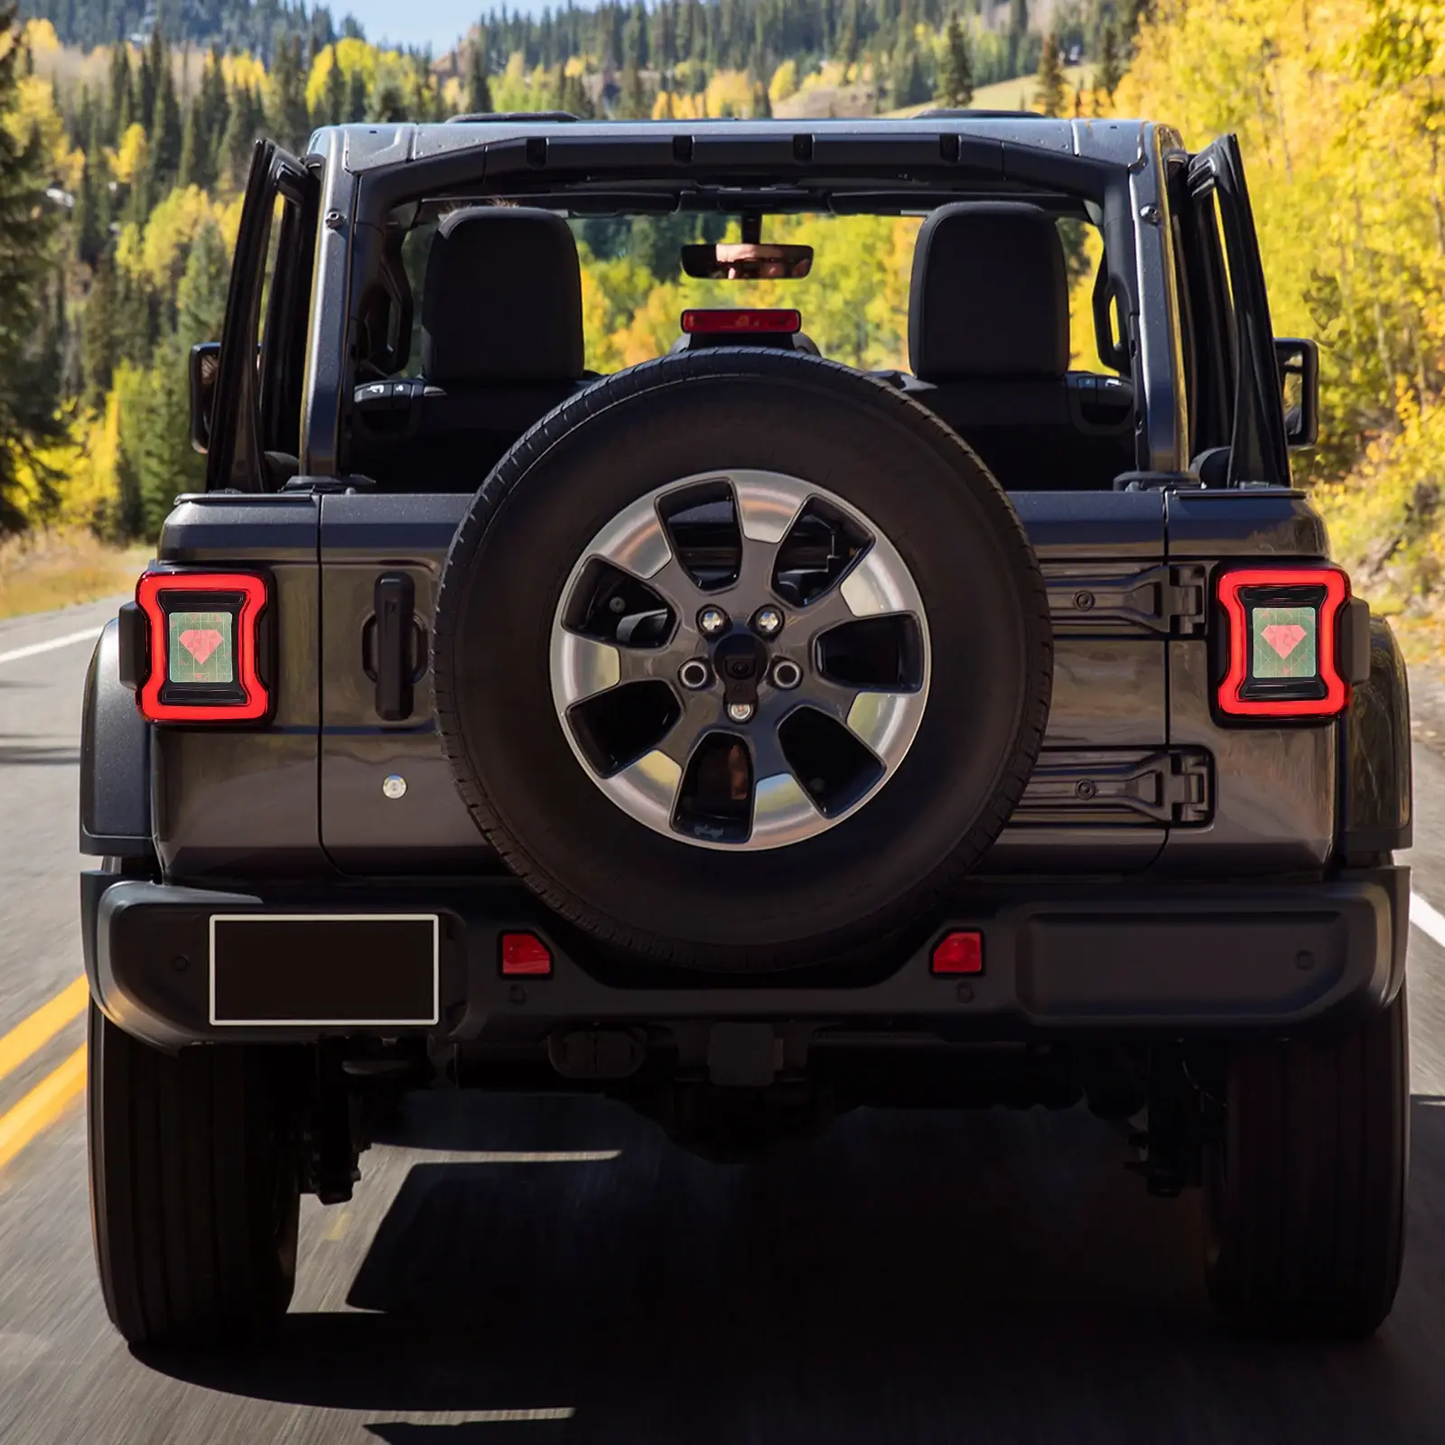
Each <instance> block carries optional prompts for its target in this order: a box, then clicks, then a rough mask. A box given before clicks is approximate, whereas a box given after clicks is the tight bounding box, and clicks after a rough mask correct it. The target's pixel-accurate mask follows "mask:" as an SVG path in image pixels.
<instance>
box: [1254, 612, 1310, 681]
mask: <svg viewBox="0 0 1445 1445" xmlns="http://www.w3.org/2000/svg"><path fill="white" fill-rule="evenodd" d="M1250 623H1251V629H1250V630H1251V631H1252V632H1253V634H1254V638H1253V641H1254V646H1253V647H1252V649H1251V652H1252V654H1253V656H1252V658H1251V664H1252V665H1251V667H1250V673H1251V675H1252V676H1254V677H1256V678H1266V677H1314V676H1315V675H1316V673H1317V672H1318V663H1317V661H1316V658H1315V630H1316V627H1317V625H1318V618H1317V615H1316V612H1315V609H1314V608H1313V607H1255V608H1253V609H1252V612H1251V617H1250Z"/></svg>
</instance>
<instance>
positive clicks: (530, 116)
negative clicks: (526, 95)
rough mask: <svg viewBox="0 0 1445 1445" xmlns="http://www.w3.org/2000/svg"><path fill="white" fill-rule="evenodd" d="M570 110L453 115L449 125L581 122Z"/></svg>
mask: <svg viewBox="0 0 1445 1445" xmlns="http://www.w3.org/2000/svg"><path fill="white" fill-rule="evenodd" d="M581 119H582V117H581V116H580V115H573V114H572V112H571V111H570V110H478V111H473V112H472V113H471V114H470V115H451V116H448V117H447V124H448V125H466V124H468V123H469V122H471V121H493V120H581Z"/></svg>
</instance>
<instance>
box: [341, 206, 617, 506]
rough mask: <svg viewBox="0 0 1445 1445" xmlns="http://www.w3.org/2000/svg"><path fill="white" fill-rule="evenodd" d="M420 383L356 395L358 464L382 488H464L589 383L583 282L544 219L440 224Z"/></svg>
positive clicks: (527, 214)
mask: <svg viewBox="0 0 1445 1445" xmlns="http://www.w3.org/2000/svg"><path fill="white" fill-rule="evenodd" d="M421 333H422V335H421V353H422V354H421V361H422V371H423V373H424V375H423V379H422V381H421V382H416V381H412V382H392V383H383V384H381V385H383V386H385V387H387V388H388V391H387V392H386V393H384V394H383V395H382V396H381V397H380V398H378V399H377V400H376V401H375V403H374V404H371V403H370V399H369V398H367V396H366V393H368V391H375V390H376V386H375V385H373V386H371V387H367V386H361V387H358V388H357V396H358V403H359V405H358V408H357V410H358V415H359V416H360V418H361V426H360V428H359V429H358V430H359V435H358V446H357V452H358V456H357V467H358V470H361V471H365V472H367V473H369V474H370V475H373V476H375V477H376V478H377V480H379V481H381V482H383V483H387V484H389V483H397V484H406V483H407V482H409V481H416V482H422V481H423V479H424V485H425V486H426V488H427V490H432V491H435V490H448V489H451V488H456V489H459V490H467V491H470V490H472V489H474V488H475V487H476V486H477V485H478V483H479V482H480V481H481V479H482V477H484V476H485V475H486V473H487V472H488V471H490V470H491V468H492V467H493V466H494V465H495V464H496V462H497V461H498V460H499V459H500V458H501V456H502V455H503V453H505V452H506V450H507V449H508V447H510V446H511V445H512V443H513V442H515V441H516V440H517V438H518V437H519V436H521V435H522V433H523V432H525V431H526V430H527V429H528V428H529V427H530V426H532V424H533V423H534V422H536V421H538V420H540V419H541V418H542V417H543V416H545V415H546V414H547V413H548V412H549V411H551V410H552V408H553V407H555V406H557V405H559V404H560V403H561V402H563V401H565V400H566V399H567V398H568V397H569V396H571V395H572V393H573V392H575V391H576V390H578V389H579V388H580V387H582V386H585V385H587V384H588V382H589V381H590V380H592V379H593V378H592V376H591V375H589V373H588V372H586V371H585V370H584V367H583V360H582V358H583V335H582V277H581V268H580V266H579V264H578V260H577V245H576V242H575V241H574V240H573V237H572V232H571V230H570V229H569V227H568V225H567V223H566V221H564V220H563V219H562V218H561V217H560V216H558V215H555V214H554V213H553V212H551V211H542V210H533V209H529V208H525V207H514V206H475V207H471V208H468V209H467V210H463V211H455V212H453V213H452V214H451V215H449V216H447V217H445V218H444V219H443V220H442V222H441V224H440V225H439V226H438V227H437V233H436V237H435V239H434V240H433V242H432V245H431V251H430V254H429V255H428V258H427V268H426V282H425V289H424V291H423V294H422V310H421Z"/></svg>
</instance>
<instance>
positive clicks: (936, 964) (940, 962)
mask: <svg viewBox="0 0 1445 1445" xmlns="http://www.w3.org/2000/svg"><path fill="white" fill-rule="evenodd" d="M930 967H931V968H932V971H933V972H934V973H982V972H983V934H981V933H950V934H946V935H945V936H944V937H943V938H942V939H941V940H940V941H939V942H938V943H936V944H935V945H934V947H933V959H932V962H931V965H930Z"/></svg>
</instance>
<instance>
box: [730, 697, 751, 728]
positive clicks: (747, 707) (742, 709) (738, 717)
mask: <svg viewBox="0 0 1445 1445" xmlns="http://www.w3.org/2000/svg"><path fill="white" fill-rule="evenodd" d="M752 715H753V705H752V703H750V702H730V703H729V704H728V717H730V718H731V719H732V720H733V722H735V723H745V722H747V721H748V719H749V718H751V717H752Z"/></svg>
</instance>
